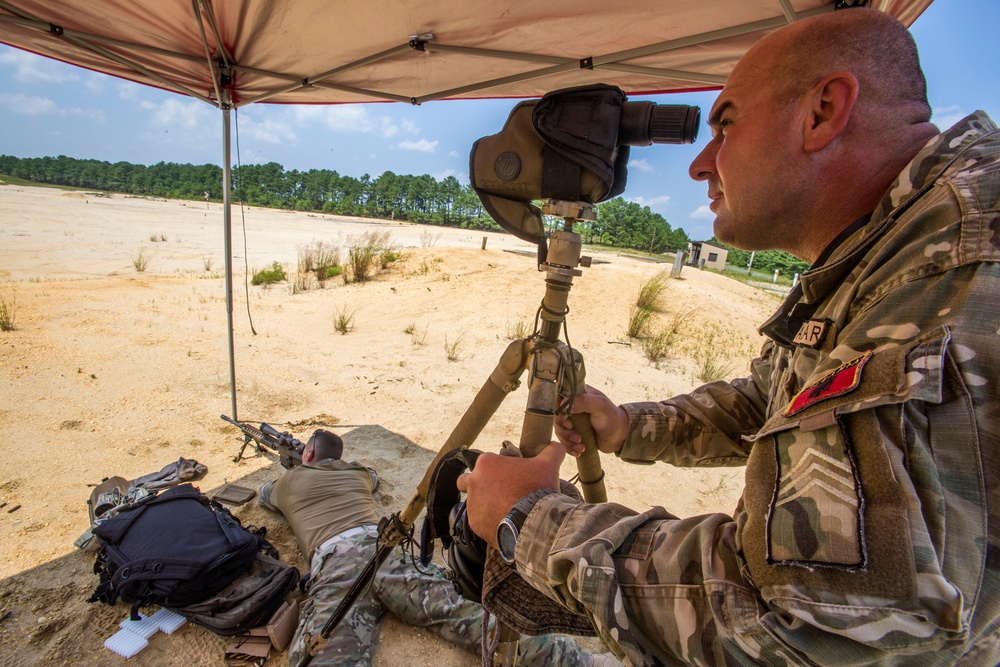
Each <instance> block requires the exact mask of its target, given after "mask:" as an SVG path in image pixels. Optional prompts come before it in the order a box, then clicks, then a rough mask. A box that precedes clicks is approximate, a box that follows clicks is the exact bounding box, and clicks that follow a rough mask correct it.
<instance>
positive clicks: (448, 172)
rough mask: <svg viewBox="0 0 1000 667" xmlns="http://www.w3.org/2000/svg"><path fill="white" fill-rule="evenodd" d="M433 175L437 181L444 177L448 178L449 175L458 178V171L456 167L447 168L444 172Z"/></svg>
mask: <svg viewBox="0 0 1000 667" xmlns="http://www.w3.org/2000/svg"><path fill="white" fill-rule="evenodd" d="M431 175H432V176H433V177H434V180H436V181H443V180H444V179H446V178H448V177H449V176H455V177H456V178H458V172H456V171H455V170H454V169H445V170H444V171H442V172H439V173H437V174H431Z"/></svg>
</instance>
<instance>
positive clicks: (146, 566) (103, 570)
mask: <svg viewBox="0 0 1000 667" xmlns="http://www.w3.org/2000/svg"><path fill="white" fill-rule="evenodd" d="M93 532H94V534H95V535H96V536H97V537H98V538H99V539H100V540H101V541H102V542H103V543H104V547H103V548H102V549H101V551H100V553H99V554H98V557H97V562H96V563H95V564H94V572H95V573H96V574H98V575H100V584H99V585H98V586H97V589H96V590H95V591H94V594H93V595H92V596H91V597H90V599H89V600H88V602H97V601H100V602H104V603H106V604H114V603H115V601H116V600H117V599H118V598H119V597H120V598H121V599H122V600H124V601H125V602H130V603H132V619H133V620H138V619H139V615H138V612H139V608H140V607H144V606H146V605H150V604H158V605H160V606H163V607H167V608H169V609H172V610H174V611H178V612H180V613H183V611H184V608H185V607H187V606H190V605H197V604H198V603H203V602H204V601H206V600H209V599H211V598H213V596H216V595H217V594H218V593H220V592H221V591H224V590H225V589H228V588H229V587H231V585H232V584H234V582H236V581H237V580H238V579H239V578H240V577H241V576H244V575H245V574H246V573H247V572H248V570H249V569H250V566H251V565H253V564H254V563H255V562H256V561H257V560H258V553H259V552H261V551H265V552H268V553H270V555H272V556H274V557H275V558H276V557H277V552H276V551H275V550H274V547H272V546H271V544H270V543H269V542H268V541H267V540H266V539H264V535H263V533H264V531H263V529H261V530H259V531H257V532H252V531H250V530H248V529H246V528H244V527H243V526H242V525H241V524H240V522H239V519H237V518H236V517H234V516H233V515H232V514H231V513H230V512H229V510H227V509H226V508H225V507H223V506H222V505H220V504H219V503H217V502H215V501H213V500H212V499H210V498H208V497H207V496H205V495H204V494H202V493H201V492H200V491H198V490H197V489H196V488H194V487H193V486H192V485H190V484H181V485H179V486H175V487H173V488H171V489H168V490H166V491H163V492H162V493H160V494H158V495H155V496H150V497H146V498H143V499H142V500H140V501H138V502H136V503H134V504H133V505H129V506H125V507H122V508H121V510H120V511H119V512H118V513H117V514H116V515H114V516H112V517H110V518H108V519H105V520H103V521H101V522H100V523H99V524H98V525H97V526H96V527H95V528H94V530H93ZM275 563H277V566H278V567H279V569H281V570H282V571H283V572H284V574H282V573H272V574H275V575H280V576H276V578H275V577H274V576H269V577H268V578H267V579H268V581H270V580H276V581H280V582H281V585H280V588H282V589H283V590H282V592H281V594H280V595H278V594H277V591H276V590H275V591H270V595H268V596H267V600H266V602H267V604H268V606H271V605H272V604H273V607H274V608H277V606H278V605H279V604H280V603H281V598H283V597H284V593H286V592H287V591H288V590H289V589H290V588H291V586H294V584H295V581H297V580H298V571H297V570H295V568H292V567H290V566H287V565H284V564H282V563H280V562H278V561H275ZM287 570H293V571H294V578H293V577H292V576H291V574H290V573H288V572H287ZM254 576H256V575H254ZM254 576H251V577H250V578H251V579H252V580H256V579H254ZM257 578H259V577H257ZM289 581H291V584H290V585H288V582H289ZM251 585H253V584H251ZM262 602H265V601H264V600H262ZM202 611H203V612H205V611H207V612H208V615H209V616H211V609H208V610H205V609H204V608H202ZM248 611H253V612H255V613H256V615H260V616H263V615H264V611H261V610H260V609H257V610H248ZM265 611H266V610H265ZM271 611H272V612H273V609H271ZM193 620H196V621H197V619H193ZM264 620H267V619H266V618H265V619H264ZM212 629H213V630H214V631H216V632H218V633H219V634H231V633H230V632H228V631H226V628H221V629H216V628H212ZM238 631H239V630H235V631H234V632H238Z"/></svg>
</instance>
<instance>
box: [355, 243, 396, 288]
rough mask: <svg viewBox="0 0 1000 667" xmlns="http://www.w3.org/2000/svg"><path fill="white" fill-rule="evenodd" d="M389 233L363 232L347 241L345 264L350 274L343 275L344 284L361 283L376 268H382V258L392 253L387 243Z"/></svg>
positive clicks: (383, 264)
mask: <svg viewBox="0 0 1000 667" xmlns="http://www.w3.org/2000/svg"><path fill="white" fill-rule="evenodd" d="M389 238H390V234H389V232H374V231H372V232H365V233H364V234H362V235H360V236H353V237H349V238H348V239H347V242H348V245H347V264H348V266H349V267H350V269H351V274H350V276H349V277H348V274H346V273H345V274H343V275H344V282H350V281H353V282H356V283H363V282H365V281H366V280H369V279H370V278H371V277H372V275H374V273H375V270H376V269H377V268H384V267H385V266H388V263H387V262H385V263H384V259H383V258H384V257H385V256H387V255H388V254H390V253H391V252H394V251H393V250H392V246H391V245H390V243H389Z"/></svg>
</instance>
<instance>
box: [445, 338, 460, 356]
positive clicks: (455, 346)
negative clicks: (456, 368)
mask: <svg viewBox="0 0 1000 667" xmlns="http://www.w3.org/2000/svg"><path fill="white" fill-rule="evenodd" d="M461 350H462V335H461V334H459V336H458V338H456V339H455V340H453V341H451V342H450V343H449V342H448V336H445V337H444V353H445V356H447V357H448V361H458V359H459V353H460V352H461Z"/></svg>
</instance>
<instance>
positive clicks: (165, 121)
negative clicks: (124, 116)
mask: <svg viewBox="0 0 1000 667" xmlns="http://www.w3.org/2000/svg"><path fill="white" fill-rule="evenodd" d="M143 107H144V108H148V107H147V106H146V104H145V103H144V104H143ZM152 107H153V113H152V116H151V118H150V123H151V124H152V125H153V126H155V127H163V128H167V129H172V128H179V129H185V130H197V129H199V128H205V127H207V126H209V125H211V126H212V127H214V126H215V124H216V123H215V121H217V120H218V118H216V116H215V113H214V112H213V110H212V107H210V106H208V105H207V104H205V103H203V102H198V101H196V100H191V101H182V100H180V99H175V98H168V99H166V100H164V101H163V102H162V103H161V104H159V105H155V104H154V105H152Z"/></svg>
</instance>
